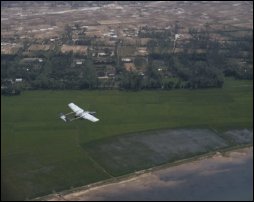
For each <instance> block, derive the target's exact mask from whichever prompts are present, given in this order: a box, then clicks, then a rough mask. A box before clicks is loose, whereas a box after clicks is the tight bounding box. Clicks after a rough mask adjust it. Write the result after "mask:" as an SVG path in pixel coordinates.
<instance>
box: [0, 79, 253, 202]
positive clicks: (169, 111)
mask: <svg viewBox="0 0 254 202" xmlns="http://www.w3.org/2000/svg"><path fill="white" fill-rule="evenodd" d="M69 102H74V103H76V104H78V105H79V106H80V107H83V108H84V109H87V110H95V111H96V112H97V114H96V116H97V117H98V118H99V119H100V121H99V122H98V123H96V124H93V123H92V122H89V121H81V120H80V121H79V120H77V121H76V122H70V123H64V122H63V121H62V120H60V119H59V118H58V115H59V113H60V112H66V113H67V112H68V111H69V110H68V107H67V106H66V104H67V103H69ZM252 103H253V85H252V81H246V80H234V79H226V80H225V83H224V85H223V87H222V88H217V89H215V88H213V89H195V90H189V89H178V90H172V91H162V90H160V91H158V90H156V91H145V90H144V91H142V92H123V91H116V90H110V91H106V90H105V91H99V90H98V91H87V90H82V91H80V90H64V91H56V90H47V91H25V92H23V93H22V94H21V95H20V96H12V97H2V98H1V109H2V110H1V123H2V127H1V163H2V168H1V169H2V172H3V173H5V175H3V176H2V187H4V188H5V189H1V190H4V191H3V193H1V195H2V200H3V199H8V200H24V199H26V198H33V197H36V196H40V195H45V194H48V193H52V192H54V191H60V190H63V189H69V188H71V187H76V186H81V185H86V184H90V183H92V182H96V181H100V180H103V179H108V178H110V177H111V176H110V175H109V174H108V173H106V172H105V171H104V168H102V167H100V166H99V164H100V162H96V161H94V159H93V158H91V156H90V155H88V153H87V151H86V147H85V146H84V145H85V144H89V143H91V142H92V141H95V140H103V139H105V138H108V137H114V136H116V137H118V136H119V135H122V134H126V133H132V132H135V133H137V132H138V131H146V130H157V129H161V128H171V129H172V128H214V129H216V130H219V131H225V130H227V129H232V128H252V127H253V112H252V109H253V105H252ZM81 145H83V147H81ZM133 146H134V145H133ZM97 163H99V164H97ZM114 175H115V174H114ZM14 193H15V194H14Z"/></svg>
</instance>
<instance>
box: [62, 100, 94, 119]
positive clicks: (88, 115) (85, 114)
mask: <svg viewBox="0 0 254 202" xmlns="http://www.w3.org/2000/svg"><path fill="white" fill-rule="evenodd" d="M68 106H69V107H70V108H71V110H72V111H73V112H70V113H67V114H63V113H61V114H60V119H62V120H63V121H65V122H67V121H74V120H76V119H80V118H83V119H87V120H89V121H92V122H97V121H99V119H97V118H96V117H94V116H93V115H92V114H95V113H96V112H89V111H84V110H83V109H81V108H80V107H78V106H77V105H75V104H74V103H70V104H68ZM73 113H75V118H73V119H69V118H68V117H67V115H70V114H73Z"/></svg>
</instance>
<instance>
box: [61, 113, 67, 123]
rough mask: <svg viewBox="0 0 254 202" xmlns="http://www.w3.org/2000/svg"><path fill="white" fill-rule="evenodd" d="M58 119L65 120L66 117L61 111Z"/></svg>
mask: <svg viewBox="0 0 254 202" xmlns="http://www.w3.org/2000/svg"><path fill="white" fill-rule="evenodd" d="M60 119H62V120H63V121H64V122H66V121H67V118H66V116H65V115H64V114H63V113H60Z"/></svg>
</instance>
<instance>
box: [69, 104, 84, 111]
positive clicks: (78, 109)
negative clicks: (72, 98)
mask: <svg viewBox="0 0 254 202" xmlns="http://www.w3.org/2000/svg"><path fill="white" fill-rule="evenodd" d="M68 106H69V107H70V108H71V110H72V111H74V112H75V113H77V112H82V111H84V110H83V109H81V108H80V107H78V106H77V105H75V104H74V103H70V104H68Z"/></svg>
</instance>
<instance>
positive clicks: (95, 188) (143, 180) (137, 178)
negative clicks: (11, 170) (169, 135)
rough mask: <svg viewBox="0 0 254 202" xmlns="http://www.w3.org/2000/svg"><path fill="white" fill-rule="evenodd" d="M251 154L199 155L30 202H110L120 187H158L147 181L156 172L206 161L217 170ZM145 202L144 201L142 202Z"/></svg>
mask: <svg viewBox="0 0 254 202" xmlns="http://www.w3.org/2000/svg"><path fill="white" fill-rule="evenodd" d="M252 151H253V146H252V145H242V146H237V147H231V148H226V149H221V150H219V151H213V152H210V153H206V154H203V155H199V156H194V157H192V158H188V159H183V160H179V161H176V162H173V163H167V164H163V165H159V166H156V167H153V168H149V169H146V170H141V171H138V172H135V173H131V174H127V175H124V176H120V177H116V178H110V179H108V180H105V181H100V182H96V183H93V184H90V185H85V186H82V187H77V188H73V189H71V190H65V191H62V192H59V193H55V194H50V195H47V196H42V197H38V198H35V199H33V200H37V201H42V200H46V201H63V200H69V201H72V200H74V201H75V200H107V198H108V197H109V200H111V199H112V197H113V200H115V199H114V197H116V196H115V195H111V194H110V193H112V190H113V192H114V190H116V189H118V188H119V187H122V186H123V187H129V188H130V189H132V188H131V187H133V185H131V184H133V183H134V184H135V183H137V182H140V184H139V185H136V186H137V187H136V189H139V188H140V189H141V190H142V188H145V187H147V186H148V187H149V186H150V187H154V186H155V185H156V183H157V184H158V182H156V180H155V181H154V182H153V183H152V184H149V181H151V180H152V179H153V178H154V175H156V173H160V172H162V173H163V172H167V171H168V172H171V171H172V170H174V169H177V168H181V167H186V165H188V166H187V167H188V168H190V167H193V166H194V165H200V166H201V167H202V166H203V167H205V165H202V164H203V162H205V161H208V162H210V161H212V162H214V163H215V164H214V165H217V164H218V166H220V165H222V164H223V162H224V163H225V164H226V163H227V162H228V160H229V159H231V163H233V162H235V163H237V162H238V163H239V161H246V158H247V157H248V158H252V161H253V154H252ZM236 157H240V158H236ZM228 163H229V162H228ZM194 167H195V166H194ZM212 167H214V166H212ZM215 167H216V166H215ZM197 168H198V167H197ZM197 168H196V169H197ZM194 170H195V169H194ZM194 170H192V171H194ZM201 170H203V169H201ZM192 171H190V172H192ZM216 172H217V171H211V172H210V173H215V174H216ZM177 175H181V173H177ZM147 183H148V185H147ZM170 183H172V182H170ZM159 184H160V183H159ZM144 185H146V186H144ZM171 186H173V184H171ZM175 186H177V185H175ZM134 187H135V186H134ZM155 189H156V188H155ZM105 190H107V191H106V192H105ZM132 191H134V190H130V191H129V192H130V193H131V192H132ZM95 192H96V193H95ZM121 192H123V193H124V192H125V190H120V191H119V193H121ZM187 192H188V191H187ZM98 193H102V194H101V196H100V198H98V196H97V195H98ZM141 193H142V194H143V195H144V196H145V195H146V194H144V192H142V191H141ZM99 195H100V194H99ZM128 195H129V194H128ZM134 195H135V194H134ZM103 197H104V198H103ZM252 197H253V196H252ZM154 199H155V200H156V198H154ZM137 200H138V199H137ZM141 200H143V199H141ZM145 200H147V199H145ZM159 200H163V199H159ZM166 200H167V199H166Z"/></svg>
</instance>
